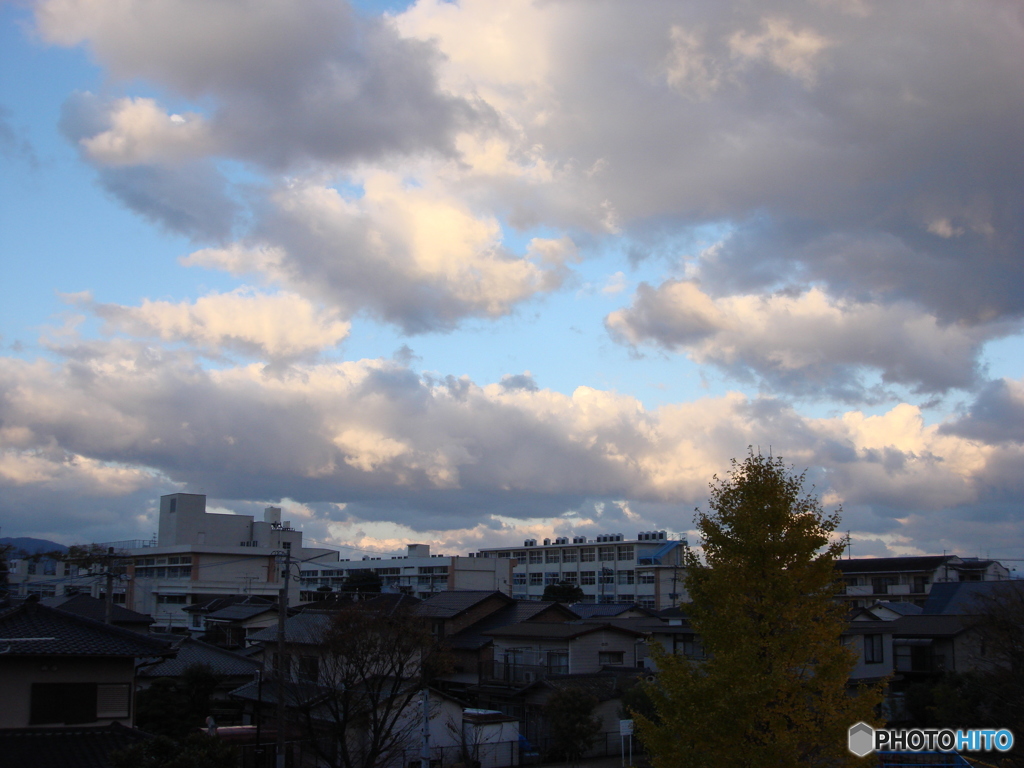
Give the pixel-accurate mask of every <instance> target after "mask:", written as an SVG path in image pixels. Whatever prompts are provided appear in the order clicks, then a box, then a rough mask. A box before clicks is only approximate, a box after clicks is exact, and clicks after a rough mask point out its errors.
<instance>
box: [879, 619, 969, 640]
mask: <svg viewBox="0 0 1024 768" xmlns="http://www.w3.org/2000/svg"><path fill="white" fill-rule="evenodd" d="M964 619H965V617H963V616H925V615H921V616H901V617H900V618H898V619H896V620H894V621H890V622H886V623H887V624H889V625H891V626H892V633H893V635H895V636H896V637H953V636H954V635H959V634H960V633H961V632H963V631H964V630H965V629H968V628H969V626H970V624H969V623H968V622H966V621H965V620H964Z"/></svg>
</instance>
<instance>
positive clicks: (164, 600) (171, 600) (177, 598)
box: [156, 595, 185, 605]
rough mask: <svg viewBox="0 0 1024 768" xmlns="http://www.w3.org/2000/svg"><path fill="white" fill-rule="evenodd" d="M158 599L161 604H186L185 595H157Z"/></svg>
mask: <svg viewBox="0 0 1024 768" xmlns="http://www.w3.org/2000/svg"><path fill="white" fill-rule="evenodd" d="M156 601H157V603H160V604H161V605H184V604H185V595H157V596H156Z"/></svg>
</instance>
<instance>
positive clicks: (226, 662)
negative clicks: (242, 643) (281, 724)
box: [136, 635, 263, 725]
mask: <svg viewBox="0 0 1024 768" xmlns="http://www.w3.org/2000/svg"><path fill="white" fill-rule="evenodd" d="M159 637H160V639H162V640H166V641H168V642H170V643H171V646H172V648H173V649H174V652H175V655H174V656H173V657H172V658H166V659H159V660H156V661H153V662H150V663H148V664H142V665H140V666H139V668H138V670H137V673H136V688H137V689H138V690H140V691H142V690H145V689H147V688H149V686H150V685H152V684H153V681H154V680H158V679H160V678H163V677H167V678H171V679H179V678H181V677H182V675H184V674H185V673H186V671H187V670H189V669H191V668H195V667H202V668H203V669H204V670H206V671H207V672H209V673H210V674H212V675H213V676H214V677H216V678H217V686H216V688H215V689H214V690H213V693H212V694H211V698H212V700H213V702H212V708H211V711H210V712H209V714H210V715H212V716H213V718H214V720H215V721H216V722H217V723H218V724H220V725H228V724H231V723H238V724H241V722H242V720H241V712H240V708H239V706H238V704H237V702H236V701H235V700H233V699H230V698H229V694H230V693H231V691H233V690H235V689H237V688H239V687H240V686H243V685H245V684H246V683H248V682H250V681H252V680H256V679H258V677H259V675H260V674H261V673H262V671H263V664H262V662H261V661H259V660H258V659H252V658H249V657H247V656H243V655H241V654H239V653H235V652H233V651H229V650H227V649H226V648H219V647H217V646H215V645H211V644H209V643H205V642H203V641H202V640H197V639H195V638H192V637H188V636H185V635H161V636H159Z"/></svg>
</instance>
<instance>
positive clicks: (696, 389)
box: [0, 0, 1024, 565]
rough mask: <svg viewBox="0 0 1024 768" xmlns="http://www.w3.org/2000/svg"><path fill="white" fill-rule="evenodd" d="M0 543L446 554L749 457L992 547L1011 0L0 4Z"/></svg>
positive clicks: (1007, 355)
mask: <svg viewBox="0 0 1024 768" xmlns="http://www.w3.org/2000/svg"><path fill="white" fill-rule="evenodd" d="M0 35H2V37H0V285H2V287H3V301H0V533H2V534H3V535H5V536H34V537H39V538H46V539H51V540H54V541H58V542H60V543H65V544H71V543H78V542H87V541H115V540H126V539H135V538H143V539H148V538H150V537H151V536H152V534H153V532H154V530H155V514H156V508H157V500H158V497H159V496H160V495H161V494H165V493H174V492H187V493H203V494H206V495H207V499H208V508H209V509H210V510H211V511H218V512H225V513H227V512H231V513H235V514H257V515H258V514H261V512H262V509H263V508H264V507H265V506H267V505H270V504H273V505H278V506H282V507H284V509H285V517H286V518H289V519H291V521H292V523H293V524H294V525H296V526H299V527H301V528H302V529H303V531H304V532H305V536H306V540H307V542H310V541H311V542H315V543H318V544H323V545H331V546H336V547H340V548H342V549H343V551H345V552H352V553H358V552H381V553H388V552H398V551H402V549H403V548H404V545H405V544H407V543H414V542H422V543H430V544H432V545H434V547H435V549H434V551H435V552H444V553H451V554H455V553H464V552H467V551H473V550H475V549H476V548H478V547H483V546H503V545H506V544H513V543H515V542H518V541H521V540H522V539H523V538H527V537H529V538H542V537H546V536H557V535H577V534H579V535H587V536H592V535H596V534H598V533H624V534H626V536H627V538H632V537H634V536H635V534H636V533H637V532H639V531H647V530H668V531H671V532H674V533H679V534H681V535H683V536H687V537H688V538H689V539H690V540H691V542H693V543H698V538H697V536H696V533H695V531H694V530H693V528H694V522H693V517H694V510H695V509H696V508H701V509H704V508H706V500H707V496H708V486H709V483H710V482H712V481H713V479H714V478H715V476H716V475H717V476H719V477H724V476H726V475H727V474H728V472H729V470H730V462H731V460H733V459H739V460H742V459H743V457H744V456H746V455H747V453H748V451H760V452H762V453H771V454H772V455H773V456H780V457H782V458H783V459H784V461H785V462H786V463H787V464H789V465H791V466H792V467H793V471H795V472H805V473H806V482H807V488H808V489H809V490H812V492H813V493H815V494H816V495H818V496H820V498H821V499H822V502H823V504H824V505H825V507H826V509H828V510H832V509H835V508H837V507H840V506H841V507H842V522H841V525H840V528H841V530H842V532H843V533H844V534H845V533H846V532H848V534H849V537H850V541H851V549H850V551H851V552H852V554H853V555H855V556H886V555H899V554H921V553H929V554H937V553H942V552H955V553H958V554H961V555H966V556H983V557H988V556H991V557H998V558H1003V559H1005V560H1007V561H1008V564H1010V565H1012V563H1013V562H1015V561H1016V559H1022V562H1024V501H1022V498H1024V497H1022V490H1024V324H1022V321H1024V153H1022V152H1021V138H1022V136H1024V78H1022V77H1021V72H1024V6H1022V5H1021V4H1020V3H1019V2H1016V0H972V2H954V1H953V0H936V1H935V2H931V3H891V2H887V1H885V0H879V1H878V2H872V1H871V0H802V1H798V0H764V1H763V2H759V3H748V2H739V1H738V0H714V1H713V2H712V1H710V0H707V1H705V0H691V1H690V2H687V3H679V2H668V1H659V0H630V2H628V3H623V2H613V1H612V0H501V1H500V2H498V1H497V0H461V1H460V2H446V1H444V0H418V2H414V3H405V2H400V1H396V2H369V1H368V0H367V1H364V2H352V3H351V4H350V3H348V2H345V0H308V1H306V2H302V3H295V2H292V1H291V0H37V2H17V1H16V0H15V1H8V2H6V3H0Z"/></svg>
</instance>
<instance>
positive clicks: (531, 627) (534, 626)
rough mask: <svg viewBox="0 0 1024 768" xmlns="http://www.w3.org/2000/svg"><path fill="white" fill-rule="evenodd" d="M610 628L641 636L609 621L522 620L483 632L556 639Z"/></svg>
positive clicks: (567, 638) (498, 635)
mask: <svg viewBox="0 0 1024 768" xmlns="http://www.w3.org/2000/svg"><path fill="white" fill-rule="evenodd" d="M601 630H610V631H612V632H622V633H625V634H629V635H634V636H636V637H641V636H642V635H643V633H642V632H637V631H635V630H632V629H625V628H624V627H616V626H613V625H612V624H610V623H607V622H605V623H601V624H578V623H572V624H554V623H548V622H546V621H524V622H522V623H520V624H513V625H512V626H510V627H501V628H500V629H491V630H488V631H487V632H484V634H485V635H490V636H492V637H522V638H552V639H557V640H572V639H573V638H576V637H580V636H581V635H586V634H589V633H591V632H599V631H601Z"/></svg>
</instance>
